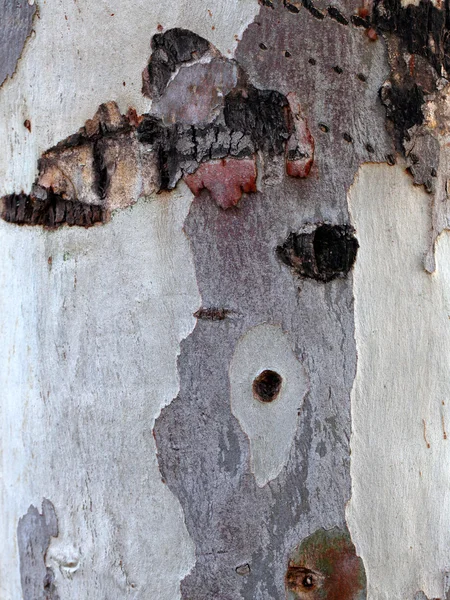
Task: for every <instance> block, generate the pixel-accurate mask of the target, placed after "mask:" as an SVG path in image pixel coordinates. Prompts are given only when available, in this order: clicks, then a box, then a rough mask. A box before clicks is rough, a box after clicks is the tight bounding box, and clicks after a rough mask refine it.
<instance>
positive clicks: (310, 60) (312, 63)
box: [308, 58, 316, 65]
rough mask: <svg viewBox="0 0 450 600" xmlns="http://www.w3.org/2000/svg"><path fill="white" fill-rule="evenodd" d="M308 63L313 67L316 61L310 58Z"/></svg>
mask: <svg viewBox="0 0 450 600" xmlns="http://www.w3.org/2000/svg"><path fill="white" fill-rule="evenodd" d="M308 62H309V64H310V65H315V64H316V59H315V58H310V59H309V60H308Z"/></svg>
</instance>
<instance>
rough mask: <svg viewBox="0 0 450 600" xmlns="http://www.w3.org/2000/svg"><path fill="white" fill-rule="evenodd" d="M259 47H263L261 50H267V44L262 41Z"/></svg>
mask: <svg viewBox="0 0 450 600" xmlns="http://www.w3.org/2000/svg"><path fill="white" fill-rule="evenodd" d="M259 47H260V48H261V50H267V46H266V45H265V44H263V43H262V42H261V43H260V45H259Z"/></svg>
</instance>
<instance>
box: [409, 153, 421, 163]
mask: <svg viewBox="0 0 450 600" xmlns="http://www.w3.org/2000/svg"><path fill="white" fill-rule="evenodd" d="M409 158H410V159H411V162H412V163H413V165H417V163H418V162H419V157H418V156H417V154H414V153H413V152H411V154H410V155H409Z"/></svg>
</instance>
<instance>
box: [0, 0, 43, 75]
mask: <svg viewBox="0 0 450 600" xmlns="http://www.w3.org/2000/svg"><path fill="white" fill-rule="evenodd" d="M35 12H36V6H35V5H32V6H30V4H29V3H28V2H27V1H26V0H22V2H11V0H0V86H1V85H2V84H3V82H4V81H5V79H6V78H7V77H11V76H12V75H13V73H14V71H15V70H16V65H17V61H18V60H19V58H20V55H21V54H22V50H23V47H24V45H25V42H26V40H27V37H28V36H29V35H30V32H31V27H32V24H33V17H34V14H35Z"/></svg>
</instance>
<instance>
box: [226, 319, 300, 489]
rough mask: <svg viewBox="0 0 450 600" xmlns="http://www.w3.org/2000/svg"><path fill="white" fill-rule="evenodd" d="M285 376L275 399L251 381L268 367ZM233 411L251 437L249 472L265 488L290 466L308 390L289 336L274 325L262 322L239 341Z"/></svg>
mask: <svg viewBox="0 0 450 600" xmlns="http://www.w3.org/2000/svg"><path fill="white" fill-rule="evenodd" d="M267 370H270V371H273V372H274V373H276V374H278V375H279V376H281V378H282V384H281V389H280V391H279V393H278V394H277V395H276V397H275V398H274V399H273V400H272V401H271V402H261V401H260V400H258V399H257V398H256V396H255V394H254V391H253V382H254V380H255V378H257V377H258V376H259V375H260V374H261V373H262V372H264V371H267ZM230 389H231V412H232V413H233V415H234V416H235V417H236V419H237V420H238V421H239V424H240V426H241V427H242V430H243V431H244V433H245V434H246V435H247V436H248V438H249V441H250V454H251V470H252V472H253V473H254V475H255V479H256V483H257V484H258V486H259V487H263V486H264V485H265V484H266V483H267V482H268V481H271V480H272V479H275V477H277V475H278V474H279V473H280V471H281V469H282V468H283V467H284V466H285V465H286V463H287V461H288V458H289V451H290V448H291V445H292V442H293V440H294V435H295V431H296V429H297V421H298V411H299V410H300V409H301V407H302V404H303V399H304V397H305V395H306V392H307V391H308V381H307V376H306V373H305V370H304V368H303V366H302V365H301V363H300V362H299V361H298V360H297V358H296V356H295V354H294V352H293V351H292V347H291V344H290V342H289V338H288V337H287V336H286V335H285V334H284V333H283V331H282V330H281V329H280V328H279V327H276V326H274V325H266V324H263V325H258V326H257V327H253V328H252V329H250V330H249V331H248V332H247V333H246V334H245V335H244V336H243V337H242V338H241V339H240V341H239V343H238V345H237V347H236V350H235V352H234V355H233V359H232V362H231V366H230Z"/></svg>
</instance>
